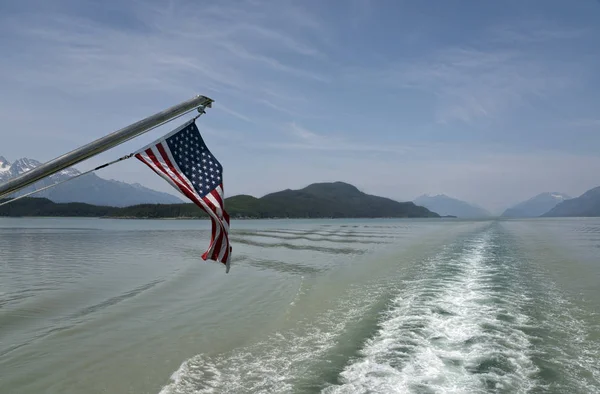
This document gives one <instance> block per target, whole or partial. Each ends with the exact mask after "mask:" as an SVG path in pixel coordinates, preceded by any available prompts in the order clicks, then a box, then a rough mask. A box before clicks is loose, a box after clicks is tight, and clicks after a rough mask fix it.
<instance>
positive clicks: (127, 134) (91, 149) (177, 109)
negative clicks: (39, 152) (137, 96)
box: [0, 96, 213, 198]
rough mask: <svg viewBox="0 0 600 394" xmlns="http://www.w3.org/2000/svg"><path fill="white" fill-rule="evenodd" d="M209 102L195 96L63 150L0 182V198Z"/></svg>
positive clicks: (208, 105) (203, 97)
mask: <svg viewBox="0 0 600 394" xmlns="http://www.w3.org/2000/svg"><path fill="white" fill-rule="evenodd" d="M212 102H213V100H212V99H210V98H208V97H205V96H196V97H194V98H192V99H190V100H187V101H184V102H182V103H180V104H177V105H175V106H173V107H171V108H167V109H165V110H164V111H162V112H158V113H156V114H154V115H151V116H149V117H147V118H145V119H142V120H140V121H139V122H136V123H133V124H131V125H129V126H127V127H124V128H122V129H121V130H117V131H115V132H113V133H111V134H108V135H106V136H104V137H102V138H99V139H97V140H96V141H93V142H90V143H89V144H87V145H84V146H82V147H80V148H77V149H75V150H73V151H71V152H69V153H65V154H64V155H62V156H59V157H57V158H56V159H54V160H50V161H49V162H46V163H44V164H42V165H41V166H39V167H36V168H34V169H33V170H31V171H27V172H26V173H24V174H22V175H21V176H18V177H16V178H14V179H11V180H9V181H8V182H5V183H4V184H2V185H0V198H2V197H4V196H7V195H9V194H12V193H14V192H16V191H18V190H20V189H22V188H24V187H27V186H29V185H30V184H32V183H34V182H37V181H39V180H40V179H42V178H45V177H47V176H48V175H52V174H54V173H55V172H58V171H60V170H63V169H65V168H67V167H71V166H73V165H75V164H77V163H79V162H81V161H83V160H86V159H89V158H90V157H92V156H95V155H97V154H98V153H102V152H104V151H105V150H108V149H111V148H114V147H115V146H117V145H120V144H122V143H123V142H125V141H128V140H130V139H132V138H135V137H137V136H139V135H141V134H143V133H145V132H146V131H148V129H150V128H152V127H154V126H157V125H159V124H161V123H163V122H165V121H168V120H170V119H172V118H174V117H177V116H179V115H182V114H184V113H186V112H189V111H191V110H193V109H195V108H197V107H200V106H206V107H208V108H210V107H211V104H212Z"/></svg>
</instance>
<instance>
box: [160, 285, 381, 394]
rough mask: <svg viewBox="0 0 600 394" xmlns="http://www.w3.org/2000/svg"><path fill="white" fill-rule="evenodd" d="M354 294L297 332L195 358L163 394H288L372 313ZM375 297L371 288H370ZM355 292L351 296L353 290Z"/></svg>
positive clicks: (362, 297)
mask: <svg viewBox="0 0 600 394" xmlns="http://www.w3.org/2000/svg"><path fill="white" fill-rule="evenodd" d="M355 291H358V292H361V294H354V295H353V294H350V296H349V297H344V298H343V300H342V301H340V303H339V305H338V307H336V308H333V309H331V310H328V311H326V312H324V313H322V314H321V315H319V316H317V317H316V319H314V322H303V321H300V322H299V323H298V325H297V327H296V328H294V329H292V330H289V331H286V332H283V333H281V332H280V333H276V334H274V335H271V336H269V338H268V339H267V340H265V341H261V342H259V343H256V344H254V345H251V346H247V347H244V348H240V349H236V350H233V351H231V352H229V353H225V354H221V355H214V356H210V355H204V354H200V355H197V356H195V357H193V358H191V359H189V360H187V361H185V362H184V363H183V364H182V365H181V367H180V368H179V369H178V370H177V371H176V372H175V373H174V374H173V375H172V376H171V382H170V383H169V384H168V385H166V386H165V387H163V389H162V390H161V392H160V394H184V393H185V394H190V393H194V394H204V393H225V392H226V393H290V392H294V387H295V386H294V385H295V382H296V380H297V379H302V378H304V377H305V376H306V375H307V374H310V372H306V371H309V370H310V368H311V367H312V366H313V363H314V361H315V360H318V359H319V358H322V357H323V355H324V354H325V353H326V352H327V351H328V350H330V349H331V348H332V347H333V346H334V345H335V343H336V340H337V338H338V337H339V336H340V335H341V334H342V333H343V332H344V331H345V329H346V328H347V327H348V326H349V325H350V324H353V323H355V322H358V321H359V320H360V318H361V317H362V316H363V315H364V313H365V311H366V310H367V309H368V307H369V305H370V303H369V298H368V297H366V296H365V295H364V294H363V292H365V291H369V289H365V288H362V289H357V290H355ZM370 291H371V294H374V291H373V289H370ZM351 293H352V292H351Z"/></svg>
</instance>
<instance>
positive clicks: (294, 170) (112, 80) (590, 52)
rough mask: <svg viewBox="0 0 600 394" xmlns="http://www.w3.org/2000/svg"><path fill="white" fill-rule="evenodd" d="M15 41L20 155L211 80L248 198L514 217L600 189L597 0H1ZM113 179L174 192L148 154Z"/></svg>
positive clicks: (5, 66)
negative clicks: (558, 197) (466, 208)
mask: <svg viewBox="0 0 600 394" xmlns="http://www.w3.org/2000/svg"><path fill="white" fill-rule="evenodd" d="M0 45H1V48H2V52H3V55H2V57H0V86H1V87H2V89H0V141H2V144H1V147H0V155H4V156H6V157H7V158H8V159H9V160H15V159H17V158H19V157H30V158H35V159H38V160H40V161H46V160H50V159H52V158H54V157H56V156H58V155H60V154H62V153H65V152H66V151H68V150H71V149H73V148H76V147H78V146H80V145H83V144H85V143H87V142H89V141H91V140H93V139H95V138H98V137H101V136H103V135H105V134H108V133H109V132H112V131H114V130H116V129H119V128H121V127H123V126H126V125H128V124H130V123H132V122H134V121H137V120H139V119H141V118H143V117H145V116H148V115H150V114H153V113H155V112H157V111H160V110H162V109H164V108H166V107H169V106H171V105H174V104H176V103H179V102H181V101H184V100H186V99H188V98H190V97H192V96H194V95H196V94H203V95H206V96H209V97H211V98H213V99H214V100H215V105H214V107H213V108H212V109H210V110H209V111H208V113H207V115H205V116H203V117H202V118H200V120H199V121H198V126H199V128H200V130H201V132H202V133H203V135H204V136H205V139H206V142H207V144H208V146H209V147H210V149H211V150H212V151H213V153H214V154H215V155H216V156H217V158H218V159H219V160H220V161H221V162H222V164H223V166H224V170H225V174H224V181H225V191H226V193H227V194H228V195H233V194H239V193H247V194H252V195H255V196H261V195H263V194H265V193H268V192H272V191H276V190H281V189H284V188H300V187H303V186H305V185H307V184H309V183H312V182H318V181H334V180H342V181H346V182H350V183H352V184H354V185H356V186H358V187H359V188H360V189H361V190H363V191H365V192H368V193H372V194H378V195H383V196H387V197H390V198H394V199H398V200H411V199H413V198H415V197H417V196H418V195H420V194H423V193H430V194H435V193H446V194H449V195H451V196H454V197H457V198H461V199H464V200H467V201H470V202H474V203H477V204H479V205H482V206H484V207H486V208H488V209H490V210H492V211H494V212H498V211H499V210H502V209H504V208H506V207H507V206H509V205H511V204H513V203H515V202H518V201H521V200H523V199H527V198H529V197H531V196H533V195H535V194H537V193H540V192H544V191H559V192H566V193H568V194H571V195H574V196H576V195H579V194H581V193H583V192H584V191H586V190H588V189H590V188H592V187H595V186H598V185H600V175H599V174H600V149H599V147H600V72H599V71H598V70H600V51H599V50H598V48H600V1H597V0H579V1H577V2H572V1H566V0H565V1H553V0H544V1H542V0H539V1H498V2H490V1H486V2H482V1H441V0H440V1H401V0H395V1H384V0H382V1H367V0H349V1H341V0H339V1H327V2H324V1H295V2H292V1H287V0H282V1H270V2H262V1H257V0H246V1H242V0H240V1H205V2H200V1H179V0H172V1H141V0H135V1H109V0H106V1H86V0H57V1H52V2H49V1H41V0H40V1H35V0H34V1H32V0H24V1H19V2H8V1H1V2H0ZM181 122H183V120H178V121H175V122H173V123H170V124H168V125H166V126H164V127H162V128H159V129H156V130H154V131H152V132H150V133H148V134H145V135H143V136H141V137H139V138H137V139H135V140H132V141H129V142H127V143H125V144H123V145H121V146H119V147H118V148H115V149H113V150H111V151H108V152H105V153H103V154H101V155H99V156H97V157H95V158H93V159H90V160H88V161H86V162H84V163H81V164H80V165H78V168H79V169H82V170H85V169H87V168H92V166H95V165H98V164H101V163H103V162H104V161H107V160H110V159H113V158H116V157H119V156H120V155H122V154H125V153H129V152H130V151H133V150H136V149H137V148H139V147H141V146H143V145H145V144H147V143H149V142H151V141H153V140H154V139H156V138H158V137H160V136H161V135H162V134H164V133H166V132H168V131H169V130H170V129H172V128H174V127H175V126H177V125H178V124H179V123H181ZM98 175H100V176H102V177H105V178H113V179H118V180H124V181H128V182H140V183H142V184H144V185H146V186H149V187H152V188H155V189H159V190H163V191H168V192H171V191H172V189H171V188H170V186H169V185H168V184H166V182H164V181H163V180H162V179H160V178H159V177H157V176H156V175H155V174H154V173H152V172H151V171H150V170H149V169H148V168H146V167H145V166H144V165H143V164H142V163H139V162H137V161H135V160H130V161H129V162H125V163H121V164H118V165H115V166H113V167H109V168H107V169H105V170H102V171H100V172H99V173H98Z"/></svg>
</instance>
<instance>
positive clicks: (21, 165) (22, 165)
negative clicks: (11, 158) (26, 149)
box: [11, 157, 42, 175]
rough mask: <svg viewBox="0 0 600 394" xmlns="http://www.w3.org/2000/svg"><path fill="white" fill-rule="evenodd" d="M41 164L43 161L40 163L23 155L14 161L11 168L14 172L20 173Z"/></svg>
mask: <svg viewBox="0 0 600 394" xmlns="http://www.w3.org/2000/svg"><path fill="white" fill-rule="evenodd" d="M41 164H42V163H40V162H39V161H37V160H33V159H28V158H26V157H22V158H20V159H17V160H16V161H15V162H14V163H12V164H11V168H12V171H13V172H14V173H16V174H19V175H20V174H23V173H25V172H27V171H30V170H33V169H34V168H35V167H38V166H40V165H41Z"/></svg>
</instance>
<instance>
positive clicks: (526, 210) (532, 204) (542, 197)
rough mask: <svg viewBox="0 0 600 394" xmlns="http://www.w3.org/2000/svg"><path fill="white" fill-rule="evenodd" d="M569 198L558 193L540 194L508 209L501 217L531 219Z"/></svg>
mask: <svg viewBox="0 0 600 394" xmlns="http://www.w3.org/2000/svg"><path fill="white" fill-rule="evenodd" d="M570 198H571V197H570V196H568V195H566V194H564V193H558V192H546V193H540V194H538V195H537V196H535V197H532V198H530V199H529V200H527V201H523V202H521V203H519V204H517V205H515V206H514V207H512V208H508V209H507V210H506V211H504V213H503V214H502V216H504V217H513V218H533V217H538V216H540V215H543V214H544V213H546V212H548V211H549V210H551V209H552V208H554V207H555V206H556V205H558V204H560V203H561V202H563V201H565V200H568V199H570Z"/></svg>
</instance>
